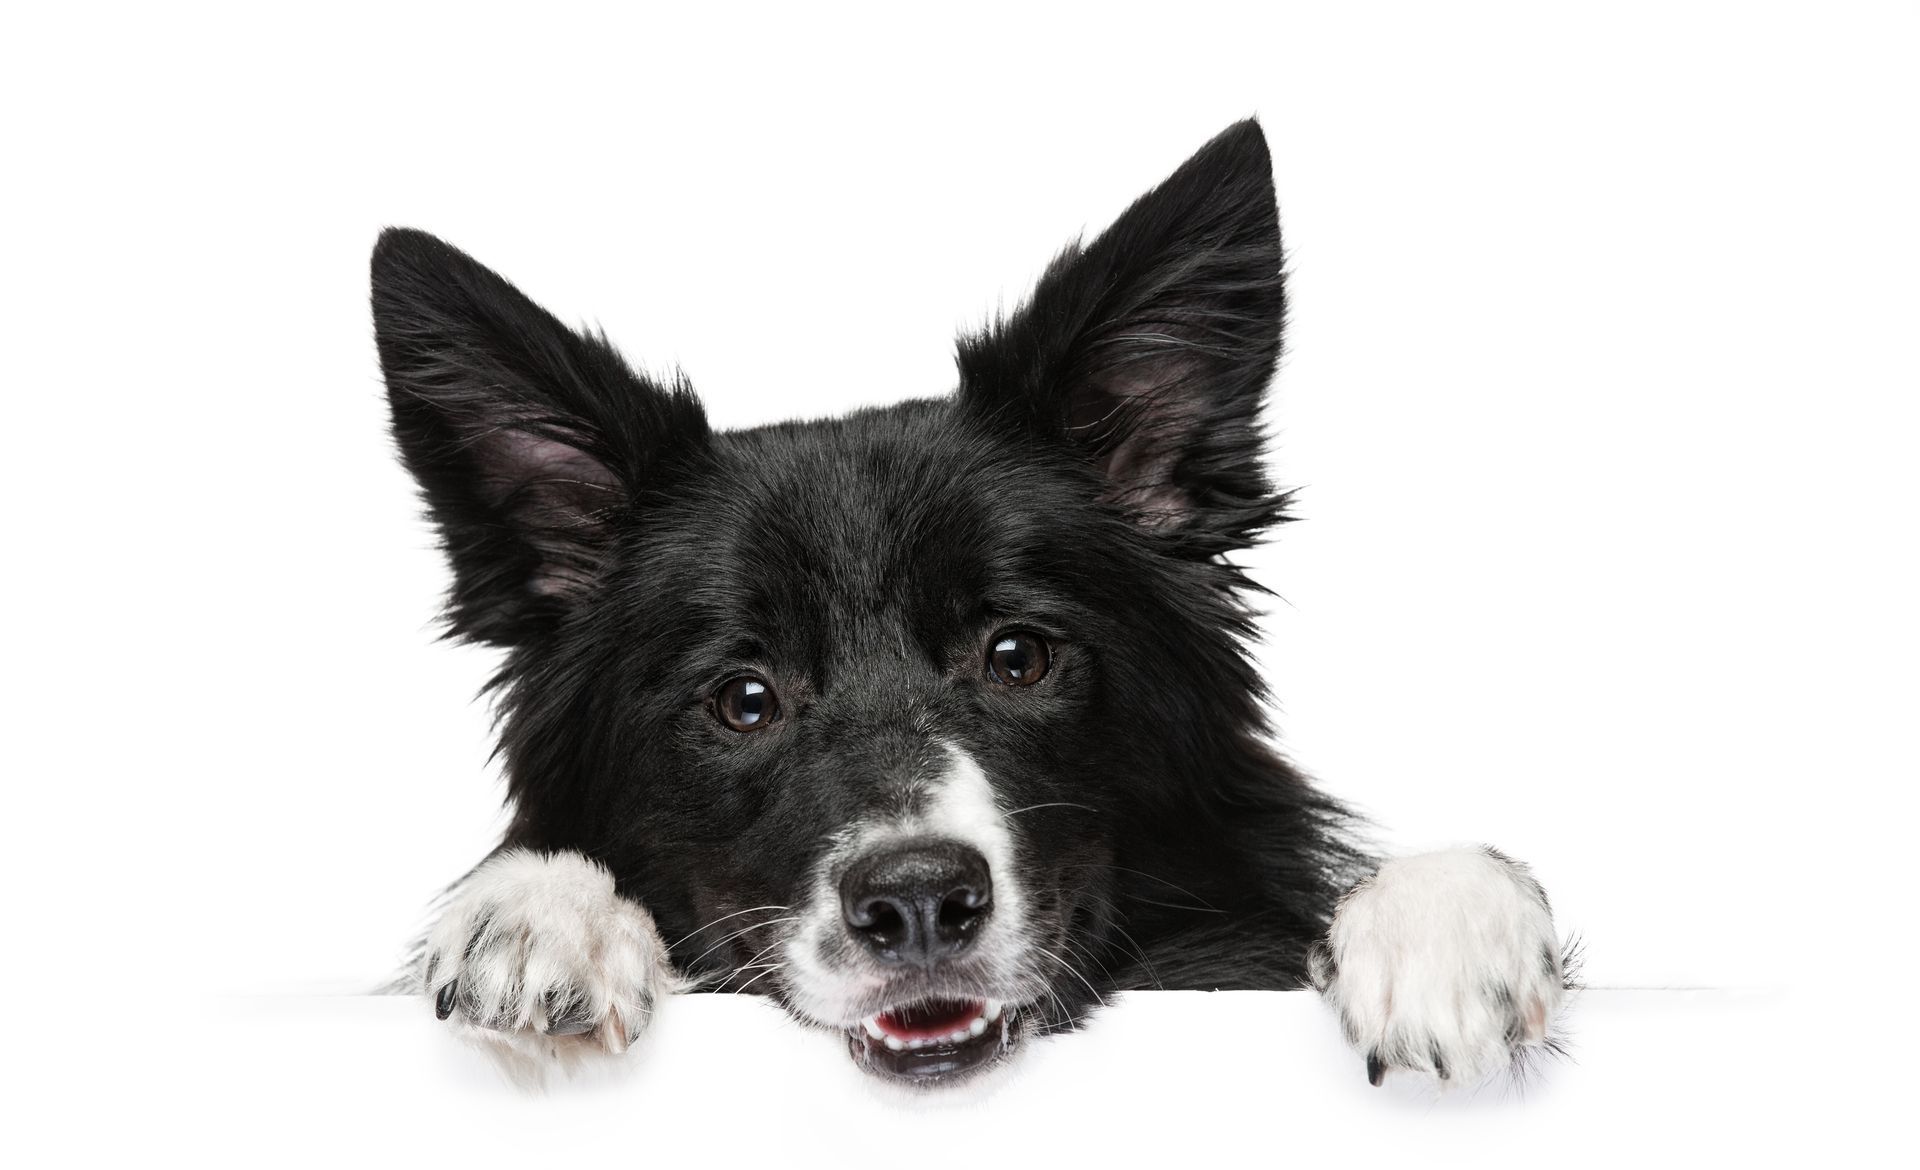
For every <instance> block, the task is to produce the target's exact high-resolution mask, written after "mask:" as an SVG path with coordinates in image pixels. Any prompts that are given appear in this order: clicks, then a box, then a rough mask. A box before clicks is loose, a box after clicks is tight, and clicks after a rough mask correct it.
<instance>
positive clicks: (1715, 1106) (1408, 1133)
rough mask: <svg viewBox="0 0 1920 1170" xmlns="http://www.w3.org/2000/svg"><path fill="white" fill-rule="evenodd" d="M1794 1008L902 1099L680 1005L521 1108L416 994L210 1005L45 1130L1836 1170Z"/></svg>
mask: <svg viewBox="0 0 1920 1170" xmlns="http://www.w3.org/2000/svg"><path fill="white" fill-rule="evenodd" d="M1802 1006H1803V1005H1801V1004H1799V1003H1797V1002H1796V1001H1794V1000H1793V999H1791V998H1790V997H1787V996H1784V995H1781V994H1778V993H1759V992H1748V993H1737V992H1677V991H1666V992H1650V991H1641V992H1606V991H1594V992H1589V993H1587V995H1586V996H1585V998H1584V1000H1583V1002H1582V1003H1581V1004H1580V1006H1579V1008H1578V1016H1577V1024H1578V1034H1577V1036H1576V1038H1575V1045H1576V1047H1575V1052H1574V1057H1573V1059H1571V1060H1567V1061H1563V1062H1560V1063H1558V1064H1556V1065H1555V1066H1553V1067H1552V1068H1551V1069H1550V1070H1549V1071H1548V1073H1547V1075H1546V1076H1545V1077H1544V1078H1543V1079H1541V1080H1539V1081H1536V1082H1534V1083H1533V1084H1532V1085H1531V1086H1530V1087H1529V1088H1528V1089H1527V1090H1526V1092H1525V1094H1524V1096H1521V1095H1517V1094H1515V1093H1513V1092H1512V1091H1511V1090H1509V1089H1505V1088H1501V1087H1497V1086H1496V1087H1490V1088H1488V1089H1485V1090H1483V1091H1481V1092H1479V1093H1477V1094H1465V1093H1458V1094H1450V1095H1447V1096H1445V1097H1439V1098H1436V1096H1435V1095H1434V1094H1433V1093H1432V1092H1430V1091H1429V1090H1427V1089H1426V1087H1425V1086H1423V1085H1419V1084H1414V1083H1412V1082H1408V1081H1404V1080H1398V1081H1397V1080H1395V1079H1393V1078H1389V1080H1388V1083H1387V1085H1386V1086H1385V1087H1383V1088H1381V1089H1374V1088H1372V1087H1370V1086H1369V1085H1368V1084H1367V1081H1366V1075H1365V1070H1364V1068H1363V1066H1362V1063H1361V1061H1360V1059H1359V1058H1358V1057H1357V1056H1354V1055H1353V1054H1352V1053H1350V1052H1348V1051H1346V1050H1345V1049H1344V1047H1343V1046H1342V1044H1341V1042H1340V1040H1339V1037H1338V1035H1337V1029H1336V1028H1335V1026H1334V1023H1333V1021H1332V1019H1331V1018H1330V1016H1329V1015H1328V1013H1327V1012H1326V1011H1325V1009H1324V1008H1323V1007H1322V1006H1321V1005H1320V1003H1319V1002H1318V1001H1317V1000H1316V999H1315V998H1314V997H1312V996H1311V995H1309V994H1306V993H1301V992H1291V993H1289V992H1223V993H1218V994H1212V995H1208V994H1204V993H1200V992H1151V993H1141V994H1136V995H1133V996H1130V997H1128V999H1127V1000H1126V1002H1124V1003H1122V1004H1119V1005H1116V1006H1114V1007H1113V1008H1111V1009H1110V1010H1108V1011H1107V1012H1105V1013H1104V1014H1103V1015H1102V1016H1100V1017H1099V1018H1098V1019H1097V1020H1096V1022H1095V1023H1094V1024H1093V1025H1092V1026H1091V1027H1089V1028H1088V1029H1086V1030H1084V1031H1082V1032H1080V1033H1077V1034H1075V1035H1071V1036H1065V1037H1057V1038H1054V1039H1051V1040H1048V1041H1044V1042H1042V1043H1039V1044H1036V1045H1033V1046H1031V1047H1030V1048H1029V1049H1028V1050H1027V1051H1025V1052H1024V1053H1022V1054H1021V1057H1020V1058H1019V1060H1018V1061H1017V1062H1016V1063H1015V1064H1014V1065H1012V1066H1011V1067H1010V1068H1009V1069H1008V1070H1007V1071H1006V1072H1005V1073H1004V1074H1002V1075H997V1076H995V1077H993V1078H991V1079H986V1080H983V1081H982V1082H979V1083H978V1084H977V1085H976V1086H973V1087H965V1086H963V1087H961V1088H959V1089H956V1090H952V1091H947V1092H936V1093H932V1094H927V1093H910V1092H902V1091H898V1090H894V1089H891V1088H889V1087H887V1086H883V1085H880V1084H878V1083H876V1082H874V1081H872V1080H871V1079H870V1078H868V1077H867V1076H866V1075H865V1074H863V1073H860V1072H859V1071H858V1070H857V1069H855V1068H854V1066H853V1064H852V1062H851V1061H850V1060H849V1059H848V1057H847V1055H846V1050H845V1045H844V1043H843V1042H842V1041H841V1040H840V1039H839V1038H838V1037H837V1036H833V1035H829V1034H825V1033H818V1032H812V1031H805V1030H802V1029H801V1028H799V1027H798V1026H797V1025H795V1024H793V1023H791V1022H789V1021H788V1020H787V1018H786V1017H785V1016H784V1015H782V1014H781V1013H780V1012H778V1011H777V1010H776V1009H774V1008H772V1007H771V1006H770V1005H768V1004H766V1003H765V1002H764V1001H762V1000H759V999H758V998H757V997H740V996H695V997H688V998H684V999H680V1000H676V1001H673V1002H671V1003H669V1004H668V1005H667V1010H665V1011H664V1012H662V1013H661V1014H660V1017H659V1019H658V1021H657V1023H656V1027H655V1030H654V1032H653V1033H652V1034H650V1035H649V1036H648V1037H647V1038H646V1039H645V1040H644V1041H643V1042H642V1044H641V1045H640V1046H639V1047H638V1048H636V1049H635V1050H634V1051H633V1052H631V1053H629V1054H628V1058H626V1059H625V1060H624V1063H623V1064H622V1065H621V1066H619V1068H618V1070H617V1071H616V1072H615V1073H614V1074H612V1075H604V1074H603V1075H600V1076H598V1077H595V1078H592V1079H589V1080H587V1081H584V1082H575V1083H572V1084H568V1085H565V1086H562V1087H560V1088H557V1089H555V1090H554V1091H551V1092H549V1093H548V1094H547V1095H545V1096H544V1097H529V1096H527V1095H525V1094H523V1093H521V1092H519V1091H518V1090H514V1089H511V1088H508V1087H507V1086H506V1085H505V1083H504V1082H502V1081H501V1080H500V1079H498V1077H497V1076H496V1075H495V1074H494V1071H493V1069H492V1068H491V1066H489V1065H487V1064H486V1063H485V1062H484V1060H483V1058H481V1057H480V1056H479V1055H478V1054H476V1053H474V1052H473V1051H472V1050H470V1049H467V1048H465V1047H463V1046H460V1045H458V1044H457V1043H455V1042H454V1041H452V1040H451V1039H450V1038H449V1037H448V1036H447V1035H446V1033H445V1030H444V1027H443V1026H441V1025H439V1024H438V1023H437V1022H436V1021H435V1020H434V1019H433V1017H432V1013H431V1012H430V1011H429V1010H427V1008H426V1005H425V1004H424V1002H422V1001H418V1000H411V999H392V998H388V999H380V998H369V997H355V996H337V997H324V996H305V997H274V996H259V997H229V998H225V999H222V1000H221V1001H219V1002H218V1003H216V1004H210V1005H209V1007H210V1009H211V1010H212V1012H213V1013H214V1015H213V1016H212V1017H211V1018H210V1019H209V1020H207V1021H206V1023H208V1024H210V1025H211V1026H210V1027H207V1028H205V1029H204V1030H202V1031H201V1032H200V1033H199V1038H198V1039H197V1041H196V1042H195V1048H196V1051H195V1052H194V1055H195V1056H196V1057H197V1058H198V1060H199V1062H201V1067H206V1066H207V1065H209V1064H218V1065H222V1066H227V1067H231V1068H233V1069H235V1070H249V1069H251V1070H257V1071H255V1072H253V1073H250V1074H249V1073H244V1072H239V1071H236V1075H233V1076H231V1077H227V1078H223V1079H222V1080H221V1081H220V1083H219V1086H218V1091H217V1092H216V1093H211V1094H208V1093H202V1092H200V1091H199V1090H198V1089H197V1088H196V1087H195V1086H193V1085H190V1084H184V1083H181V1082H179V1081H174V1080H169V1079H167V1078H165V1077H164V1076H157V1077H155V1078H153V1079H149V1080H146V1081H145V1082H144V1083H143V1084H141V1085H140V1086H139V1087H138V1091H137V1092H133V1093H130V1094H127V1095H125V1096H122V1095H119V1094H115V1095H114V1096H113V1098H112V1100H113V1113H114V1120H113V1122H112V1124H111V1125H107V1124H104V1123H102V1122H99V1121H93V1120H89V1116H88V1110H90V1109H91V1108H92V1105H93V1103H94V1098H92V1097H90V1096H79V1095H75V1096H72V1097H69V1098H68V1100H67V1103H66V1106H65V1107H64V1108H63V1109H62V1111H61V1113H60V1114H59V1121H60V1122H61V1123H63V1127H66V1126H70V1127H71V1129H70V1131H69V1132H70V1133H71V1134H72V1135H73V1137H74V1138H75V1139H76V1140H77V1141H78V1142H79V1145H80V1148H81V1149H82V1150H86V1151H87V1152H89V1153H97V1152H101V1151H102V1150H112V1151H115V1152H119V1153H122V1154H126V1155H137V1154H138V1153H139V1152H140V1151H141V1150H143V1149H156V1148H178V1149H180V1150H182V1151H183V1152H184V1151H186V1150H192V1151H193V1157H194V1158H195V1159H199V1158H208V1159H211V1160H213V1161H215V1162H217V1163H221V1164H232V1163H242V1162H250V1161H251V1160H252V1159H256V1158H257V1159H260V1160H262V1161H272V1162H276V1163H278V1162H280V1161H282V1160H285V1161H286V1162H289V1163H291V1164H297V1165H340V1164H343V1163H344V1164H361V1163H366V1164H373V1165H423V1164H424V1165H435V1166H440V1165H462V1164H486V1165H506V1164H515V1165H528V1164H538V1165H550V1166H565V1165H569V1164H582V1165H595V1164H613V1165H636V1166H658V1165H699V1164H714V1165H764V1166H788V1165H800V1166H811V1165H846V1164H848V1163H849V1162H852V1163H863V1162H867V1161H872V1162H876V1163H885V1164H889V1165H898V1164H908V1165H927V1166H980V1165H986V1166H1062V1167H1072V1166H1081V1165H1088V1164H1093V1163H1094V1162H1096V1161H1100V1160H1117V1162H1118V1164H1122V1165H1150V1164H1151V1165H1176V1166H1178V1165H1194V1164H1200V1165H1204V1164H1207V1163H1206V1162H1205V1161H1204V1159H1209V1158H1216V1157H1221V1156H1228V1157H1231V1158H1232V1159H1233V1160H1234V1164H1248V1165H1273V1166H1288V1165H1302V1164H1309V1163H1324V1162H1325V1161H1326V1160H1328V1159H1330V1158H1331V1159H1337V1160H1338V1161H1339V1162H1340V1163H1341V1164H1357V1165H1380V1164H1390V1163H1391V1164H1406V1163H1408V1162H1414V1163H1416V1164H1420V1165H1429V1166H1432V1165H1440V1166H1446V1165H1455V1164H1463V1163H1467V1162H1477V1163H1480V1164H1487V1165H1530V1164H1536V1163H1539V1162H1541V1161H1546V1162H1547V1164H1550V1165H1555V1166H1565V1165H1577V1166H1586V1165H1622V1164H1628V1165H1649V1166H1677V1165H1688V1164H1691V1165H1732V1164H1744V1165H1750V1166H1761V1165H1773V1164H1781V1163H1780V1161H1779V1160H1791V1159H1798V1158H1806V1157H1812V1156H1814V1155H1818V1156H1819V1157H1818V1160H1817V1162H1816V1163H1808V1164H1844V1163H1843V1162H1841V1161H1837V1159H1840V1158H1842V1157H1844V1156H1845V1155H1846V1153H1847V1152H1849V1151H1852V1152H1854V1153H1857V1154H1864V1153H1866V1152H1867V1151H1868V1149H1869V1139H1868V1136H1867V1135H1866V1134H1864V1133H1863V1132H1862V1131H1861V1130H1860V1128H1859V1127H1858V1126H1857V1125H1855V1124H1850V1123H1847V1122H1844V1121H1842V1120H1841V1118H1842V1117H1843V1116H1844V1115H1845V1113H1844V1112H1837V1113H1829V1112H1828V1110H1832V1109H1836V1108H1837V1107H1839V1106H1840V1105H1841V1104H1842V1102H1848V1103H1851V1104H1852V1105H1853V1106H1854V1107H1855V1109H1858V1110H1861V1111H1862V1112H1863V1113H1864V1111H1865V1110H1866V1109H1869V1108H1871V1107H1872V1106H1870V1105H1868V1102H1870V1101H1872V1099H1873V1098H1872V1095H1871V1093H1870V1092H1869V1093H1865V1094H1863V1093H1861V1091H1860V1090H1861V1089H1863V1088H1870V1086H1871V1084H1872V1082H1873V1080H1874V1079H1875V1078H1874V1075H1873V1073H1872V1072H1871V1070H1869V1069H1866V1068H1859V1069H1834V1070H1831V1071H1832V1072H1833V1073H1835V1074H1840V1075H1834V1076H1831V1077H1828V1076H1823V1075H1809V1070H1806V1069H1804V1068H1798V1067H1795V1066H1794V1062H1792V1061H1791V1060H1787V1059H1783V1053H1789V1052H1795V1051H1799V1052H1808V1051H1812V1050H1813V1049H1811V1048H1810V1047H1808V1045H1809V1042H1810V1041H1811V1039H1812V1038H1811V1037H1809V1036H1807V1035H1804V1034H1802V1030H1803V1029H1815V1030H1819V1028H1820V1021H1819V1020H1817V1019H1816V1018H1814V1017H1812V1016H1810V1015H1808V1014H1805V1013H1803V1012H1802V1011H1801V1010H1800V1009H1801V1007H1802ZM140 1047H145V1046H144V1045H142V1046H140ZM150 1056H151V1054H143V1053H142V1052H140V1051H138V1050H137V1049H136V1051H134V1052H133V1053H132V1059H133V1060H134V1061H135V1062H136V1064H143V1063H144V1062H145V1061H146V1060H148V1059H150ZM1122 1070H1124V1071H1122ZM1888 1107H1891V1102H1889V1105H1888ZM39 1120H41V1121H45V1120H47V1119H46V1118H44V1117H42V1118H40V1119H39ZM176 1142H177V1143H179V1145H178V1146H176V1145H175V1143H176ZM576 1159H577V1160H578V1161H575V1160H576ZM1828 1159H1836V1160H1835V1161H1829V1160H1828Z"/></svg>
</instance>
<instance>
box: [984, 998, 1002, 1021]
mask: <svg viewBox="0 0 1920 1170" xmlns="http://www.w3.org/2000/svg"><path fill="white" fill-rule="evenodd" d="M1001 1006H1002V1005H1001V1003H1000V1001H999V1000H997V999H990V1000H988V1001H987V1014H986V1015H985V1016H984V1017H983V1018H984V1019H985V1020H986V1021H987V1022H988V1023H989V1024H991V1023H992V1022H993V1021H995V1020H997V1019H999V1018H1000V1008H1001Z"/></svg>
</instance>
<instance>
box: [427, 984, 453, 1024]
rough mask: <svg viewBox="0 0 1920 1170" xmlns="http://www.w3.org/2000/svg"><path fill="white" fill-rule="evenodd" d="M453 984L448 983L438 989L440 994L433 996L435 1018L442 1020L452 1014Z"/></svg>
mask: <svg viewBox="0 0 1920 1170" xmlns="http://www.w3.org/2000/svg"><path fill="white" fill-rule="evenodd" d="M456 982H457V981H456ZM454 986H455V985H454V983H448V984H447V985H446V986H445V987H442V988H441V989H440V994H438V995H436V996H434V997H433V1015H434V1018H435V1019H440V1020H444V1019H446V1018H447V1017H448V1016H450V1015H452V1014H453V997H454Z"/></svg>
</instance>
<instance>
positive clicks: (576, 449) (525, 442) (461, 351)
mask: <svg viewBox="0 0 1920 1170" xmlns="http://www.w3.org/2000/svg"><path fill="white" fill-rule="evenodd" d="M373 321H374V332H375V336H376V338H377V340H378V342H379V347H380V365H381V368H382V369H383V370H384V372H385V374H386V380H387V398H388V401H389V403H390V404H391V405H392V407H393V433H394V437H395V438H396V439H397V440H398V442H399V445H400V455H401V458H402V460H403V461H404V462H405V463H406V465H407V468H408V470H410V471H411V472H413V475H414V477H415V478H416V479H417V480H419V482H420V488H421V492H422V494H423V495H424V496H425V498H426V501H427V507H428V510H429V512H430V513H431V515H432V517H433V520H434V522H435V524H436V525H437V526H438V527H439V529H440V535H441V540H442V542H443V544H444V545H445V548H446V551H447V556H448V559H449V560H450V561H451V562H452V564H453V573H454V583H453V590H452V593H451V595H450V598H449V601H448V617H449V621H450V624H451V626H452V629H453V632H454V633H455V634H457V635H460V636H463V637H468V638H473V639H476V640H480V641H487V642H494V643H497V644H500V645H517V644H521V643H524V642H526V641H529V640H531V639H534V638H536V637H538V636H539V635H540V634H542V633H543V632H545V631H546V630H548V629H550V628H551V627H552V626H553V625H555V624H556V623H557V622H559V621H560V620H561V619H562V618H563V617H564V616H565V615H566V613H567V612H568V611H569V610H570V609H571V608H572V607H573V606H575V605H576V604H577V603H578V602H579V600H580V598H581V597H582V596H583V595H584V594H585V593H587V592H588V591H589V590H591V589H592V588H593V587H594V586H595V584H596V583H597V582H598V580H599V575H600V572H601V569H602V567H603V565H604V561H605V556H606V554H607V551H608V545H609V540H610V537H611V534H612V532H613V530H614V528H615V526H616V525H617V524H618V523H619V521H620V519H621V518H622V517H623V516H624V515H626V514H627V512H628V510H629V509H630V508H632V506H633V504H634V501H635V497H636V495H637V494H638V493H640V492H642V491H645V490H647V489H648V488H649V486H651V485H652V484H653V483H654V482H655V481H656V480H657V479H658V477H659V476H661V475H662V474H664V473H665V472H666V469H667V467H668V466H669V465H670V464H671V463H672V462H673V461H674V460H675V459H676V458H677V457H679V456H681V455H684V454H685V453H687V452H688V451H690V450H693V449H697V448H698V447H700V446H702V445H704V443H705V440H706V436H707V433H708V432H707V423H706V416H705V414H704V413H703V412H702V411H701V409H700V404H699V402H698V401H697V400H696V399H695V398H694V397H693V394H692V392H691V391H690V390H689V389H687V388H686V386H685V385H683V384H681V383H679V382H678V381H676V382H675V384H674V385H672V386H671V387H668V388H662V387H660V386H657V385H655V384H654V383H652V382H650V381H648V380H646V379H644V378H642V377H640V376H639V375H637V374H635V373H634V372H633V370H632V369H630V368H629V367H628V366H627V364H626V362H625V361H623V360H622V359H621V357H620V355H619V353H617V352H616V351H615V350H614V348H613V347H612V346H611V345H610V344H608V343H607V341H606V339H605V338H603V337H599V336H593V335H585V334H581V333H576V332H574V331H573V330H571V329H568V328H567V327H566V326H564V325H562V324H561V323H560V322H559V321H557V320H555V319H554V317H553V315H552V314H550V313H548V312H547V311H546V310H544V309H542V308H540V306H538V305H536V304H534V303H533V302H532V301H530V300H528V299H527V298H526V297H525V296H524V295H522V294H521V292H520V291H519V290H518V289H516V288H514V287H513V286H512V285H511V284H508V283H507V282H506V281H505V280H503V279H501V278H500V277H499V276H497V275H496V274H494V273H493V272H492V271H490V270H488V269H487V268H485V267H482V266H481V265H480V264H478V263H476V262H475V261H473V260H472V259H470V258H469V257H467V256H466V255H465V254H464V253H462V252H460V251H459V250H458V249H455V248H453V247H451V246H449V245H447V244H445V243H443V242H441V241H440V240H438V239H435V238H434V237H433V236H430V235H427V234H426V233H425V232H418V231H411V230H405V229H398V228H390V229H388V230H387V231H385V232H383V233H382V234H381V236H380V242H379V244H378V245H377V246H376V247H375V248H374V251H373Z"/></svg>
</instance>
